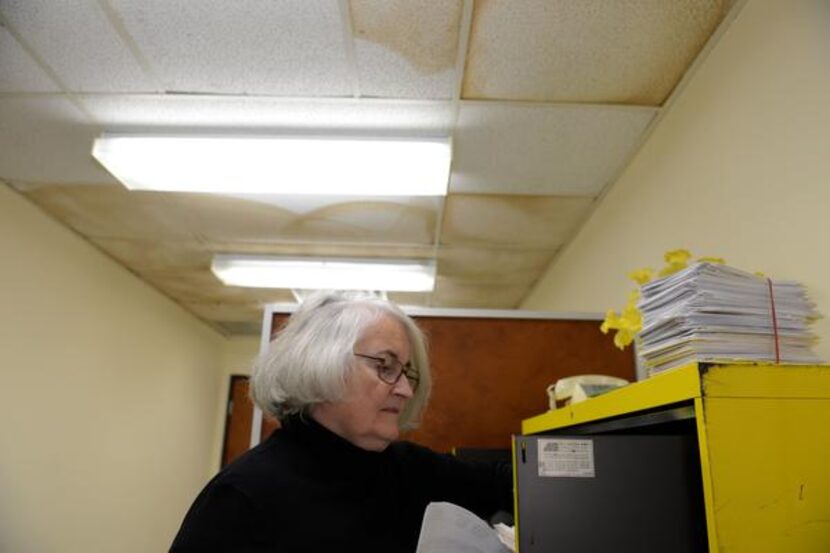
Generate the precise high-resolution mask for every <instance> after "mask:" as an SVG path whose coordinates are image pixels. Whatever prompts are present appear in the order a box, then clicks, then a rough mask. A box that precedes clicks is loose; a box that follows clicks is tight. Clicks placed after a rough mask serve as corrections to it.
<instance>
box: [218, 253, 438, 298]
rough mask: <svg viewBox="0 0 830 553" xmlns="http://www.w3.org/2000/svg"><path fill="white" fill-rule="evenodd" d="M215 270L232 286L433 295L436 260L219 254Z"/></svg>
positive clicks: (219, 276) (220, 277)
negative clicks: (424, 293) (428, 293)
mask: <svg viewBox="0 0 830 553" xmlns="http://www.w3.org/2000/svg"><path fill="white" fill-rule="evenodd" d="M211 270H212V271H213V273H214V274H215V275H216V276H217V277H218V278H219V280H221V281H222V282H223V283H225V284H227V285H229V286H246V287H252V288H302V289H320V290H335V289H336V290H386V291H392V290H394V291H401V292H429V291H432V289H433V288H434V287H435V262H434V261H432V260H394V259H392V260H390V259H336V258H312V257H270V256H259V255H229V254H217V255H215V256H214V257H213V263H212V264H211Z"/></svg>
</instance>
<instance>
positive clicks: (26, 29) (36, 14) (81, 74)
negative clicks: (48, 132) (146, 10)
mask: <svg viewBox="0 0 830 553" xmlns="http://www.w3.org/2000/svg"><path fill="white" fill-rule="evenodd" d="M0 11H2V13H3V15H4V16H5V17H6V19H7V20H8V21H9V23H10V24H11V25H13V26H14V29H15V30H16V31H17V32H18V33H19V34H20V35H21V36H23V37H24V40H26V42H27V43H29V44H30V45H31V46H32V48H34V49H35V51H36V52H37V54H38V55H39V56H40V57H41V59H42V60H43V61H44V62H45V63H47V64H48V65H49V66H50V67H51V68H52V70H53V71H55V73H57V75H58V76H59V77H60V79H61V81H63V83H64V85H66V86H67V87H68V88H69V89H70V90H73V91H78V92H81V91H83V92H149V91H155V90H157V87H156V86H155V85H154V83H153V82H152V80H151V79H150V77H149V76H148V75H146V74H145V73H144V71H143V70H142V69H141V66H140V64H139V63H138V61H137V60H136V59H135V57H133V55H132V53H131V52H130V50H129V48H127V46H126V45H125V44H124V42H123V41H122V40H121V38H120V37H119V36H118V34H117V33H116V31H115V29H114V28H113V27H112V26H111V25H110V23H109V20H108V19H107V17H106V16H105V15H104V12H103V11H102V10H101V8H100V6H99V5H98V3H96V2H83V1H78V0H71V1H61V2H55V1H53V0H4V1H3V2H2V4H0Z"/></svg>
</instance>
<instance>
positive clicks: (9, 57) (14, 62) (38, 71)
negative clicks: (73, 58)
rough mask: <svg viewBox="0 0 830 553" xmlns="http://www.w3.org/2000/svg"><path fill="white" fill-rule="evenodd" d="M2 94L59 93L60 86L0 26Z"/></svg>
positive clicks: (0, 81) (0, 89) (0, 86)
mask: <svg viewBox="0 0 830 553" xmlns="http://www.w3.org/2000/svg"><path fill="white" fill-rule="evenodd" d="M0 75H2V76H3V78H2V79H0V92H57V91H58V90H60V89H59V88H58V86H57V85H56V84H55V83H54V82H53V81H52V80H51V79H50V78H49V76H48V75H47V74H46V72H45V71H43V69H42V68H41V67H40V66H39V65H38V64H37V63H35V61H34V60H33V59H32V57H31V56H29V54H28V53H27V52H26V50H24V49H23V48H22V47H21V46H20V44H18V42H17V41H16V40H15V39H14V37H13V36H12V35H11V33H9V31H7V30H6V28H5V27H3V26H2V25H0Z"/></svg>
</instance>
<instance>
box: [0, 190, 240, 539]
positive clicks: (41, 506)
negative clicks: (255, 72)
mask: <svg viewBox="0 0 830 553" xmlns="http://www.w3.org/2000/svg"><path fill="white" fill-rule="evenodd" d="M0 306H2V311H0V551H4V552H6V551H7V552H9V553H11V552H14V553H24V552H32V553H35V552H36V553H50V552H60V553H76V552H77V553H90V552H99V551H100V552H103V551H108V552H109V551H113V552H114V551H117V552H119V553H128V552H135V553H139V552H140V553H146V552H149V551H165V550H166V549H167V548H168V547H169V544H170V541H171V540H172V537H173V535H174V533H175V531H176V530H177V529H178V525H179V523H180V522H181V518H182V516H183V514H184V512H185V510H186V508H187V507H188V506H189V504H190V503H191V501H192V500H193V498H194V497H195V494H196V492H197V491H198V490H199V489H200V488H201V487H202V485H204V483H205V481H206V479H207V477H208V476H209V474H210V473H211V471H212V470H213V468H214V463H212V461H213V457H214V456H215V455H216V456H218V453H216V452H215V440H216V437H215V420H216V413H217V410H218V409H219V408H220V406H219V405H217V400H216V398H217V396H218V384H219V382H220V379H219V373H220V371H221V367H222V365H223V362H224V359H223V358H224V356H225V351H224V342H225V340H224V339H223V338H222V337H221V336H220V335H218V334H217V333H215V332H214V331H213V330H211V329H209V328H208V327H206V326H204V325H203V324H202V323H200V322H198V321H197V320H196V319H195V318H193V317H192V316H190V315H189V314H187V313H185V312H184V311H183V310H182V309H181V308H180V307H179V306H177V305H176V304H174V303H173V302H171V301H169V300H168V299H166V298H164V297H163V296H161V295H160V294H158V293H157V292H156V291H155V290H153V289H151V288H150V287H148V286H147V285H145V284H144V283H142V282H141V281H139V280H138V279H137V278H135V277H134V276H133V275H131V274H130V273H128V272H127V271H126V270H124V269H123V268H121V267H120V266H119V265H117V264H116V263H114V262H113V261H111V260H110V259H109V258H107V257H105V256H104V255H102V254H101V253H99V252H98V251H97V250H95V249H94V248H93V247H91V246H90V245H89V244H87V243H86V242H84V241H83V240H81V239H80V238H78V237H77V236H76V235H74V234H72V233H71V232H70V231H68V230H66V229H65V228H64V227H62V226H60V225H58V224H57V223H55V222H54V221H52V220H51V219H49V218H48V217H47V216H45V215H44V214H42V213H41V212H40V211H38V210H37V208H35V207H33V206H32V205H31V204H29V203H28V202H27V201H25V200H24V199H23V198H21V197H20V196H18V195H17V194H16V193H15V192H12V191H11V190H10V189H9V188H7V187H6V186H5V185H2V184H0Z"/></svg>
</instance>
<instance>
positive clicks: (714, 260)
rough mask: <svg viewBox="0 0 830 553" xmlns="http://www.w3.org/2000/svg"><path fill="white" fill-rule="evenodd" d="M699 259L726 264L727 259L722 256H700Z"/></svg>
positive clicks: (702, 261) (703, 261) (705, 261)
mask: <svg viewBox="0 0 830 553" xmlns="http://www.w3.org/2000/svg"><path fill="white" fill-rule="evenodd" d="M697 260H698V261H700V262H701V263H714V264H716V265H724V264H726V260H725V259H724V258H722V257H698V258H697Z"/></svg>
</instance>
